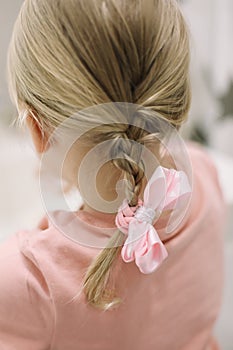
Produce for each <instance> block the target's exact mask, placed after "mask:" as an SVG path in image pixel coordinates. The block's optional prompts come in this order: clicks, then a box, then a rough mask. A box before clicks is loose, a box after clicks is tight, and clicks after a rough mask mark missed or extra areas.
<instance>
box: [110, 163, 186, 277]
mask: <svg viewBox="0 0 233 350" xmlns="http://www.w3.org/2000/svg"><path fill="white" fill-rule="evenodd" d="M190 193H191V187H190V185H189V182H188V178H187V176H186V174H185V173H184V172H183V171H176V170H174V169H167V168H163V167H161V166H159V167H158V168H157V169H156V170H155V172H154V174H153V175H152V177H151V179H150V180H149V181H148V183H147V185H146V188H145V191H144V195H143V201H142V200H141V199H139V201H138V204H137V206H135V207H130V206H129V204H128V201H127V200H126V199H125V200H124V201H123V204H122V205H121V207H120V208H119V210H118V214H117V216H116V220H115V222H116V226H117V227H118V228H119V230H120V231H121V232H123V233H124V234H126V235H127V239H126V241H125V243H124V245H123V248H122V250H121V256H122V259H123V260H124V261H125V262H132V261H135V263H136V265H137V266H138V268H139V270H140V271H141V272H142V273H144V274H149V273H152V272H153V271H155V270H156V269H157V268H158V267H159V266H160V265H161V263H162V262H163V261H164V260H165V259H166V258H167V256H168V252H167V250H166V247H165V245H164V244H163V242H162V241H161V239H160V237H159V235H158V233H157V231H156V229H155V227H154V226H153V225H154V223H155V222H156V220H157V219H158V218H159V217H160V215H161V213H162V212H163V211H165V210H172V209H174V208H175V207H176V205H177V201H178V200H179V204H182V202H183V201H184V198H185V197H186V196H187V195H189V194H190Z"/></svg>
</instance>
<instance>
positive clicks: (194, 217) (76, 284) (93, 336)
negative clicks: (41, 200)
mask: <svg viewBox="0 0 233 350" xmlns="http://www.w3.org/2000/svg"><path fill="white" fill-rule="evenodd" d="M189 152H190V157H191V160H192V165H193V175H194V186H193V196H192V200H191V205H190V208H189V211H188V213H187V215H186V217H185V220H184V221H183V223H182V226H181V227H180V228H179V230H177V231H176V232H174V234H173V235H172V237H169V239H167V240H166V241H165V238H164V237H163V235H162V234H161V239H162V240H163V241H164V243H165V245H166V248H167V250H168V253H169V256H168V258H167V259H166V260H165V261H164V262H163V264H162V265H161V267H160V268H159V269H158V270H156V271H155V272H154V273H152V274H150V275H144V274H142V273H140V271H139V270H138V268H137V267H136V265H135V264H134V263H128V264H126V263H124V262H123V261H122V259H121V256H119V259H118V261H117V267H116V269H115V270H114V274H115V278H113V280H114V281H115V289H116V291H117V295H119V296H120V297H121V298H122V299H123V303H122V305H121V306H120V307H119V308H118V309H115V310H112V311H107V312H103V311H100V310H97V309H95V308H93V307H92V306H90V305H88V304H87V303H86V301H85V297H84V295H83V294H80V295H79V297H78V298H77V299H76V300H75V301H71V299H72V298H73V297H74V296H75V295H77V294H78V292H79V291H80V287H81V285H82V279H83V276H84V275H85V272H86V269H87V268H88V266H89V264H90V262H91V260H92V259H93V258H94V257H95V256H97V254H98V253H99V250H98V249H96V248H87V247H84V246H82V245H79V244H77V243H75V242H74V241H72V240H71V239H69V238H68V237H66V236H65V235H63V234H62V233H61V232H59V230H58V229H57V228H55V227H54V226H53V224H52V223H51V222H49V221H48V220H47V219H44V220H43V225H40V227H39V228H37V229H35V230H33V231H30V232H29V231H22V232H18V233H17V234H16V235H14V236H12V237H11V238H10V239H9V240H8V241H7V242H5V243H4V244H2V245H1V246H0V350H79V349H80V350H119V349H121V350H142V349H143V350H155V349H156V350H171V349H172V350H213V349H218V346H217V344H216V343H215V341H214V340H213V338H212V329H213V325H214V323H215V320H216V318H217V316H218V313H219V308H220V305H221V296H222V289H223V226H224V212H225V207H224V202H223V198H222V194H221V191H220V188H219V183H218V178H217V174H216V170H215V168H214V166H213V164H212V162H211V161H210V159H209V157H208V155H206V153H205V152H204V151H203V150H202V148H200V147H198V146H190V147H189ZM62 215H65V216H67V220H69V213H65V212H64V213H62ZM77 215H79V216H80V218H81V219H82V225H81V226H80V227H77V230H80V231H81V230H83V232H85V230H91V229H92V225H93V230H94V233H95V234H98V229H96V228H95V229H94V226H99V227H101V226H102V227H104V226H105V225H109V223H108V222H107V220H106V216H105V215H104V214H103V215H102V216H101V215H100V216H99V217H98V218H97V217H95V216H94V215H92V214H90V213H87V212H84V211H79V212H78V213H77ZM99 232H101V229H100V231H99ZM113 277H114V276H113Z"/></svg>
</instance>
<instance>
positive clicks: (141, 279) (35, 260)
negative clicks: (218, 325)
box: [0, 0, 224, 350]
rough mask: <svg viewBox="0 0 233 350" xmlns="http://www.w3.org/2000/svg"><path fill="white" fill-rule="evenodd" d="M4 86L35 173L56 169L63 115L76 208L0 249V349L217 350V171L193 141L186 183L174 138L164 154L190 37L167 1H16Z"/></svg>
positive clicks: (220, 210) (184, 87) (184, 95)
mask: <svg viewBox="0 0 233 350" xmlns="http://www.w3.org/2000/svg"><path fill="white" fill-rule="evenodd" d="M9 81H10V91H11V94H12V97H13V100H14V102H15V103H16V105H17V108H18V111H19V115H20V116H21V117H20V122H22V121H25V122H26V124H27V126H28V128H29V130H30V132H31V135H32V138H33V141H34V144H35V148H36V150H37V152H38V154H39V155H41V157H42V156H43V158H42V168H43V170H46V165H47V164H48V163H49V164H50V163H51V162H52V163H53V165H57V162H58V163H59V162H60V160H59V159H58V158H59V155H60V153H62V152H57V153H56V155H57V156H58V158H57V157H56V156H55V157H54V156H53V157H48V158H47V159H46V157H47V155H48V154H49V152H51V150H52V149H56V147H60V145H61V144H62V142H63V140H64V138H63V137H58V135H60V136H61V134H60V133H58V134H56V130H57V129H59V128H60V126H64V124H65V126H66V122H67V121H70V122H71V124H70V125H69V128H63V129H66V133H67V130H68V133H67V134H68V135H71V134H72V133H73V132H75V133H77V135H78V136H77V139H76V140H75V142H72V147H70V148H69V147H68V148H69V149H68V151H67V149H66V150H65V153H66V157H65V160H64V162H63V165H64V167H63V169H62V172H63V173H64V178H65V180H66V185H67V184H68V186H69V187H72V186H73V184H74V183H75V185H76V186H78V187H79V189H80V191H81V193H82V191H83V199H84V204H83V206H82V207H81V208H80V210H78V211H75V212H72V213H71V212H68V211H57V212H49V213H48V215H46V217H45V218H44V219H43V220H42V222H41V223H40V224H39V226H38V227H37V228H36V229H35V230H32V231H30V232H29V231H21V232H18V233H17V234H16V235H14V236H12V237H11V238H10V239H9V240H8V241H7V242H6V243H4V244H3V245H2V246H1V248H0V257H1V264H0V277H1V278H0V281H1V282H0V283H1V288H0V349H4V350H15V349H17V350H21V349H22V350H48V349H51V350H52V349H53V350H77V349H80V350H94V349H101V350H116V349H122V350H131V349H134V350H141V349H145V350H152V349H153V350H154V349H157V350H170V349H173V350H191V349H193V350H213V349H218V346H217V343H216V341H215V340H214V338H213V337H212V330H213V326H214V323H215V320H216V317H217V316H218V312H219V307H220V302H221V294H222V285H223V281H222V273H223V271H222V270H223V264H222V260H223V259H222V226H223V218H224V205H223V199H222V195H221V191H220V188H219V184H218V179H217V174H216V170H215V168H214V166H213V164H212V163H211V161H210V159H209V158H208V156H207V155H206V154H205V152H204V151H203V150H202V149H201V148H200V147H198V146H195V145H188V146H187V147H188V151H187V152H188V156H189V158H190V160H191V165H192V170H193V174H192V181H191V176H190V171H189V166H188V165H189V161H185V162H184V163H183V164H186V165H187V167H185V166H179V164H180V163H179V162H177V161H176V159H175V158H176V156H177V157H179V156H181V155H183V154H184V153H183V146H182V144H181V143H179V142H178V144H179V145H180V146H181V147H180V148H178V151H177V152H175V154H174V157H173V156H171V155H172V152H173V150H174V149H175V147H173V143H172V147H171V144H170V146H168V147H167V144H166V142H165V143H163V141H164V140H165V139H166V135H170V128H173V130H178V129H179V127H180V126H181V124H182V123H183V121H184V120H185V119H186V117H187V114H188V111H189V107H190V86H189V39H188V31H187V28H186V25H185V21H184V18H183V16H182V14H181V12H180V10H179V7H178V5H177V3H176V1H175V0H134V1H132V0H127V1H123V0H64V1H62V0H25V1H24V3H23V6H22V9H21V12H20V15H19V17H18V19H17V22H16V25H15V28H14V32H13V37H12V41H11V44H10V48H9ZM112 103H113V105H112ZM114 103H116V105H115V104H114ZM117 103H123V108H122V105H117ZM124 103H125V104H126V105H124ZM127 103H129V104H130V106H131V107H129V108H128V105H127ZM105 104H107V106H108V108H107V109H106V108H105V107H103V106H105ZM109 104H110V105H109ZM135 104H136V107H134V106H135ZM99 105H100V106H101V107H100V109H99ZM91 106H93V108H94V109H88V108H90V107H91ZM109 106H110V107H109ZM95 108H96V109H95ZM131 108H132V110H133V111H132V110H131ZM73 116H75V118H74V117H73ZM71 126H72V127H71ZM169 126H170V128H169ZM54 133H55V135H54ZM160 134H162V135H163V136H164V138H161V137H159V135H160ZM172 140H173V138H172ZM108 142H110V143H108ZM168 143H169V142H168ZM69 146H70V143H69ZM99 146H103V147H102V148H101V149H99V148H98V147H99ZM162 148H163V150H164V152H163V153H162V152H161V149H162ZM59 149H62V147H61V148H59ZM147 152H149V153H148V154H149V155H150V157H152V158H148V159H149V161H148V160H147V159H146V157H147ZM103 153H104V154H105V155H107V156H106V157H107V158H106V159H107V160H106V162H105V163H104V164H102V163H101V162H100V163H101V166H99V171H98V172H97V174H96V176H94V175H93V174H92V175H91V176H92V177H90V174H91V171H90V169H91V170H93V169H95V168H96V163H94V167H91V166H92V161H93V159H97V158H98V157H97V156H98V155H101V156H102V154H103ZM50 154H51V153H50ZM52 154H53V153H52ZM90 155H92V158H91V157H90ZM93 155H94V157H93ZM88 157H89V158H88ZM96 157H97V158H96ZM173 158H174V159H173ZM180 158H182V159H181V162H182V161H183V160H184V158H185V157H183V156H182V157H180ZM148 164H149V165H148ZM161 164H162V165H163V166H161ZM98 165H99V164H98ZM58 170H59V171H60V170H61V167H60V165H59V166H58ZM77 172H78V181H77V180H76V174H77ZM80 172H81V175H80ZM79 175H80V176H79ZM93 176H94V177H95V180H96V183H94V184H93V183H92V182H89V179H92V178H93ZM42 183H43V181H42ZM120 184H122V186H120V187H116V185H117V186H119V185H120ZM51 185H52V184H51ZM191 185H192V188H191ZM122 189H124V192H123V195H122V193H121V195H120V190H122ZM191 190H192V196H191V198H190V192H191ZM95 191H96V192H97V194H98V196H95V199H93V196H89V195H90V194H93V193H95ZM45 192H46V194H47V192H49V188H48V189H47V188H46V190H45V188H44V187H43V184H42V194H44V193H45ZM116 197H117V200H116ZM96 198H99V202H101V199H102V204H101V205H100V204H99V202H98V200H97V199H96ZM112 203H113V204H114V205H113V204H112ZM116 203H117V204H116ZM177 208H178V209H177ZM173 213H176V214H177V213H178V216H177V215H175V216H174V215H173ZM74 217H75V220H74ZM177 218H179V225H178V223H177V221H176V219H177ZM180 219H182V220H180ZM174 223H175V225H173V224H174ZM70 227H72V230H73V231H72V230H71V231H72V232H71V231H69V229H70ZM68 231H69V232H68ZM167 233H169V234H167ZM75 235H76V236H75ZM106 237H107V239H106ZM109 237H110V238H109ZM106 242H107V245H106V246H105V248H104V245H105V243H106ZM79 243H80V244H79ZM83 243H86V244H83ZM103 243H104V244H103ZM88 245H89V247H88ZM101 248H102V249H101Z"/></svg>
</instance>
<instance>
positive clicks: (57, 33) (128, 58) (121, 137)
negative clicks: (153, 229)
mask: <svg viewBox="0 0 233 350" xmlns="http://www.w3.org/2000/svg"><path fill="white" fill-rule="evenodd" d="M189 61H190V50H189V35H188V30H187V27H186V23H185V20H184V18H183V15H182V13H181V11H180V9H179V7H178V4H177V1H176V0H146V1H145V0H134V1H133V0H127V1H124V0H88V1H86V0H66V1H61V0H26V1H25V2H24V4H23V6H22V9H21V12H20V14H19V17H18V19H17V21H16V24H15V27H14V32H13V36H12V40H11V44H10V47H9V55H8V76H9V88H10V92H11V96H12V99H13V101H14V102H15V103H16V104H17V105H19V104H20V105H22V106H24V107H25V108H28V109H31V110H33V111H36V113H37V116H38V118H39V120H40V122H41V125H43V127H44V128H46V127H48V128H50V127H57V126H58V125H60V124H61V123H63V122H64V121H65V120H66V119H67V118H69V117H70V116H72V115H73V114H75V113H76V112H77V111H79V110H82V109H84V108H87V107H90V106H93V105H98V104H103V103H108V102H128V103H134V104H138V105H140V106H142V107H144V108H145V109H147V110H148V111H153V112H154V114H156V115H158V116H159V117H161V118H163V119H166V120H168V121H169V122H170V123H171V124H172V125H174V126H176V127H179V126H180V125H181V124H182V123H183V122H184V120H185V119H186V117H187V115H188V111H189V108H190V100H191V93H190V82H189ZM144 118H145V116H144ZM152 119H153V118H152ZM86 122H87V120H86V119H85V120H82V118H80V121H79V126H81V125H82V123H84V124H85V123H86ZM88 122H89V124H90V125H91V124H92V123H93V125H95V120H94V117H92V118H91V116H90V118H89V120H88ZM144 122H146V118H145V120H142V128H141V129H140V128H136V127H132V126H129V127H127V128H125V127H124V130H123V129H122V130H121V131H119V130H118V131H117V130H116V127H115V125H114V124H113V125H112V126H110V131H111V132H109V131H108V132H106V128H104V127H103V128H102V129H101V130H99V131H100V132H99V133H98V142H101V141H103V140H106V139H107V138H111V139H112V140H113V141H114V142H113V147H112V149H111V150H110V152H112V155H113V156H114V159H113V161H112V163H113V164H114V165H115V167H116V168H117V169H119V170H120V171H122V173H123V174H124V177H125V179H126V180H127V184H128V187H127V191H126V192H127V193H126V196H127V198H128V200H129V201H130V204H131V205H135V204H136V203H137V201H138V196H139V194H140V190H141V188H142V181H143V178H144V168H143V162H142V160H141V158H140V150H139V152H138V149H136V148H135V147H134V146H133V145H132V142H136V143H139V144H142V145H146V144H147V143H153V135H151V134H149V133H146V132H145V131H143V123H144ZM152 123H153V120H152ZM129 140H130V142H129ZM121 242H122V233H121V232H117V233H116V234H115V236H114V237H112V240H111V241H110V242H109V245H108V246H107V247H106V248H105V249H104V250H103V251H102V252H101V253H100V254H99V256H98V257H97V259H96V260H95V261H94V262H93V263H92V264H91V266H90V267H89V269H88V272H87V274H86V277H85V280H84V290H85V293H86V296H87V300H88V301H89V302H90V303H91V304H92V305H94V306H97V307H101V308H103V309H106V308H108V307H109V306H112V305H114V304H117V303H118V302H119V300H118V299H114V298H112V300H105V297H104V290H105V289H106V287H107V283H108V280H109V275H110V272H111V267H112V266H113V264H114V261H115V260H116V258H117V256H118V255H119V253H120V247H119V246H113V245H115V244H116V243H117V244H118V243H119V244H120V243H121ZM110 299H111V298H110ZM114 300H117V301H116V303H115V301H114Z"/></svg>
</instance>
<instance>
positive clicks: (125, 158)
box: [111, 126, 145, 206]
mask: <svg viewBox="0 0 233 350" xmlns="http://www.w3.org/2000/svg"><path fill="white" fill-rule="evenodd" d="M134 132H135V133H134ZM142 133H144V131H143V130H140V129H139V128H137V127H134V126H130V127H129V128H128V129H127V130H126V132H125V133H121V134H116V137H115V140H114V144H113V147H112V150H111V157H112V163H113V164H114V165H115V167H116V168H117V169H119V170H121V171H123V172H124V179H125V180H126V181H127V187H126V197H127V199H128V200H129V204H130V205H131V206H135V205H136V204H137V202H138V196H139V194H140V191H141V188H142V180H143V178H144V171H145V169H144V163H143V161H142V160H141V154H142V144H140V143H139V142H136V140H137V139H138V138H139V137H140V136H141V137H142ZM128 136H131V138H130V139H129V138H128Z"/></svg>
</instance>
